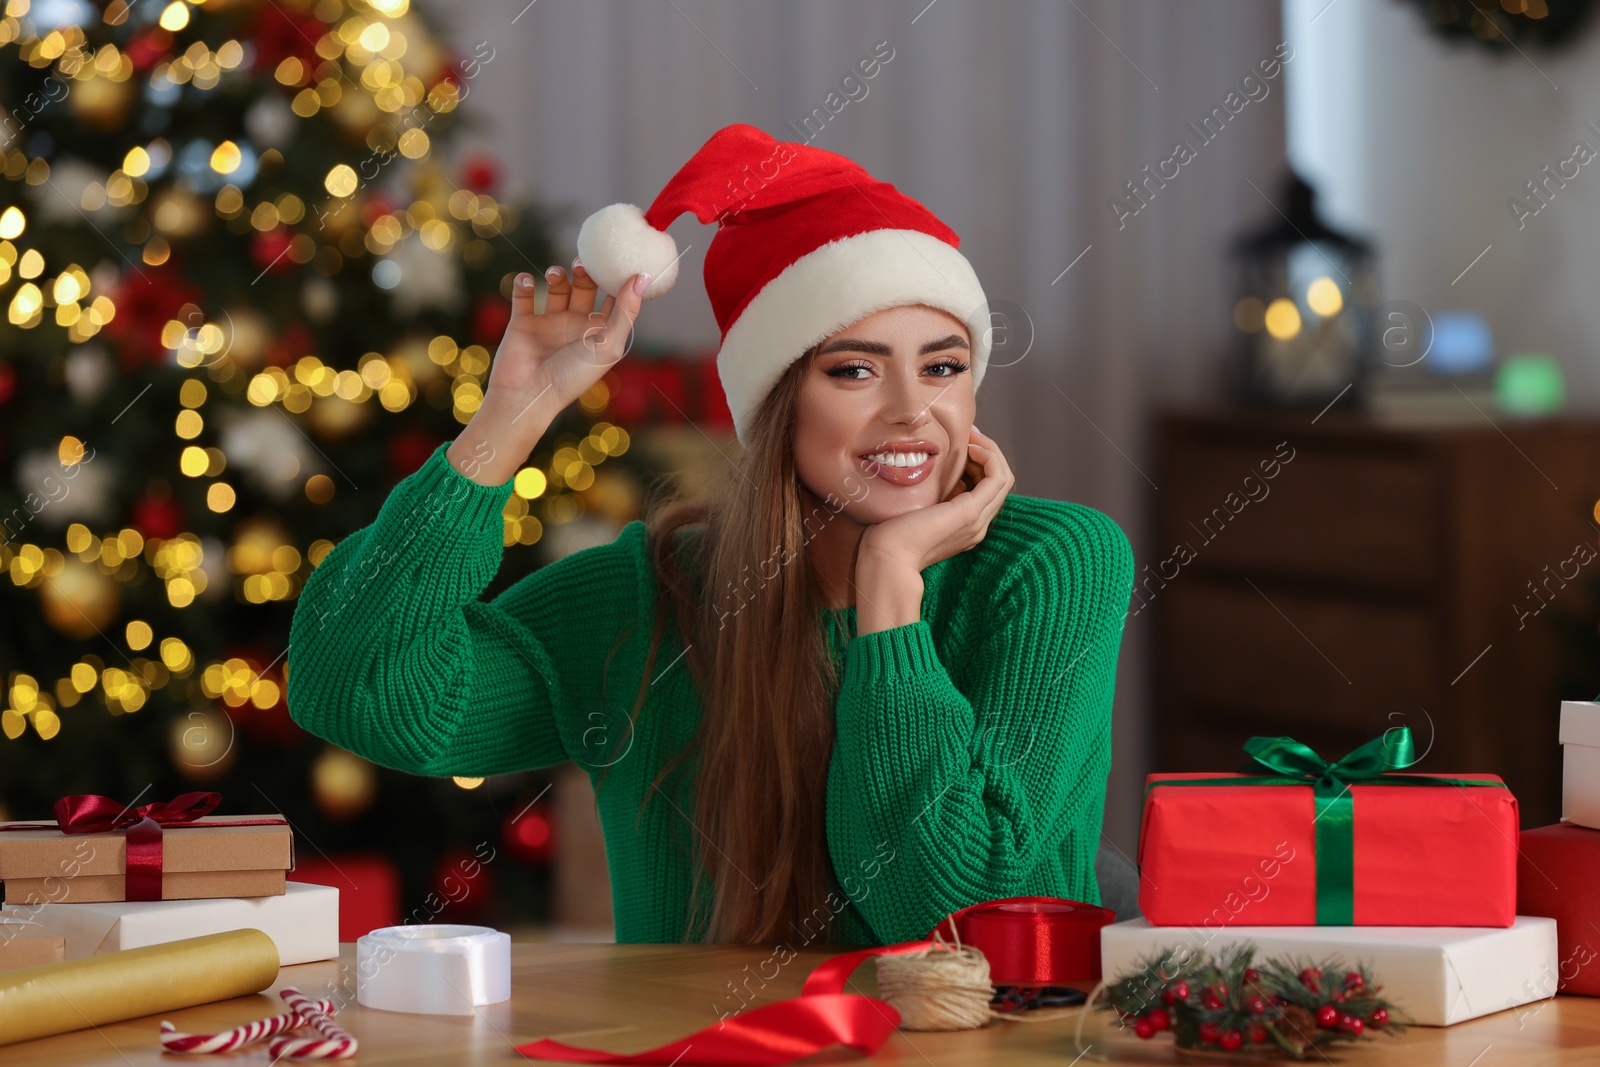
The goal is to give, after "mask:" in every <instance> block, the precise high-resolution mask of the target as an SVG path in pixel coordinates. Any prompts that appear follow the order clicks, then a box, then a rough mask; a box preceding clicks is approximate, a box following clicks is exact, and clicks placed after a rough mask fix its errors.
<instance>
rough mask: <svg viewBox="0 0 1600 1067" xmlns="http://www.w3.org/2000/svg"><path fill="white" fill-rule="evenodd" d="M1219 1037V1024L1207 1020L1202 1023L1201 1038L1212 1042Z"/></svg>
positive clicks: (1209, 1042) (1207, 1042)
mask: <svg viewBox="0 0 1600 1067" xmlns="http://www.w3.org/2000/svg"><path fill="white" fill-rule="evenodd" d="M1216 1039H1217V1024H1216V1023H1214V1022H1211V1021H1210V1020H1207V1021H1206V1022H1203V1023H1201V1024H1200V1040H1201V1041H1204V1042H1205V1043H1206V1044H1208V1045H1209V1044H1211V1043H1212V1042H1213V1041H1215V1040H1216Z"/></svg>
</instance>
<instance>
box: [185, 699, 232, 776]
mask: <svg viewBox="0 0 1600 1067" xmlns="http://www.w3.org/2000/svg"><path fill="white" fill-rule="evenodd" d="M169 741H170V744H171V746H172V765H173V766H174V767H176V768H177V769H178V772H179V773H180V774H182V775H183V776H184V777H185V778H187V779H189V780H190V781H193V782H211V781H215V780H216V779H218V778H221V777H222V776H223V775H225V774H227V773H228V771H229V770H230V769H231V768H232V767H233V764H234V761H235V760H236V759H237V758H238V757H237V754H236V753H235V751H234V741H235V735H234V729H233V720H232V719H231V718H229V717H228V716H227V715H225V714H222V713H221V712H219V711H217V709H216V708H214V707H202V708H195V709H194V710H192V711H189V712H187V713H185V714H183V715H179V716H176V717H174V718H173V720H172V724H171V727H170V734H169Z"/></svg>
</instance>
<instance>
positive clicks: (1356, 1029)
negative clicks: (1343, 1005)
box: [1339, 1015, 1365, 1037]
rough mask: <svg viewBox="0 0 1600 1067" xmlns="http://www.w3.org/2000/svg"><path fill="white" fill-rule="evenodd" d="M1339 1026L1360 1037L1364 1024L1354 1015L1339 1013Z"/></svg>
mask: <svg viewBox="0 0 1600 1067" xmlns="http://www.w3.org/2000/svg"><path fill="white" fill-rule="evenodd" d="M1339 1028H1340V1029H1342V1030H1345V1031H1348V1032H1349V1033H1352V1034H1354V1035H1356V1036H1357V1037H1360V1036H1361V1031H1362V1030H1363V1029H1364V1028H1365V1024H1363V1023H1362V1021H1361V1020H1360V1019H1358V1018H1357V1017H1356V1016H1354V1015H1341V1016H1339Z"/></svg>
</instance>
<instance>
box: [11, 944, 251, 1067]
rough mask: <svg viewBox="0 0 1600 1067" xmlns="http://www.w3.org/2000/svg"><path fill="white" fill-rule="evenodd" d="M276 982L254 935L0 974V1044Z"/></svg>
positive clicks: (208, 1000)
mask: <svg viewBox="0 0 1600 1067" xmlns="http://www.w3.org/2000/svg"><path fill="white" fill-rule="evenodd" d="M277 978H278V946H277V945H276V944H275V943H274V942H273V940H272V938H270V937H268V936H267V935H266V934H265V933H263V932H261V931H260V930H251V929H246V930H226V931H223V932H222V933H219V934H206V935H205V936H204V937H186V938H184V939H183V940H181V941H169V942H167V943H166V944H163V945H146V946H145V947H143V948H130V949H123V950H122V951H120V952H108V953H106V954H105V955H103V956H89V957H87V958H85V959H79V960H65V961H63V962H59V963H42V964H39V965H38V966H36V967H20V968H18V969H16V970H13V971H0V1045H9V1044H12V1043H14V1042H17V1041H31V1040H32V1039H34V1038H36V1037H48V1036H49V1035H51V1034H65V1033H68V1032H70V1031H72V1030H83V1029H86V1028H88V1027H89V1026H98V1025H100V1024H101V1023H114V1022H121V1021H122V1020H124V1019H137V1018H139V1017H140V1016H141V1015H154V1014H156V1013H157V1012H163V1011H172V1010H174V1009H177V1008H189V1007H193V1006H194V1005H196V1004H209V1003H211V1002H212V1001H215V1000H227V999H229V998H230V997H242V996H245V995H247V994H250V993H259V992H261V991H262V990H263V989H265V988H267V987H268V986H269V985H271V984H272V983H273V982H275V981H277Z"/></svg>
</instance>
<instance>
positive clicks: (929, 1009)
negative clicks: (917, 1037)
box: [873, 945, 994, 1030]
mask: <svg viewBox="0 0 1600 1067" xmlns="http://www.w3.org/2000/svg"><path fill="white" fill-rule="evenodd" d="M873 959H874V960H875V961H877V967H878V995H879V996H881V997H882V998H883V999H884V1000H886V1001H888V1002H889V1003H890V1004H891V1005H892V1006H893V1007H894V1009H895V1010H896V1011H898V1012H899V1013H900V1029H902V1030H976V1029H978V1028H979V1027H981V1026H985V1025H987V1024H988V1022H989V1019H990V1016H991V1009H990V1007H989V1001H990V1000H991V999H992V998H993V997H994V986H993V985H991V984H990V982H989V960H988V958H987V957H985V956H984V954H983V953H982V952H980V951H978V950H977V949H975V948H973V947H972V946H971V945H967V946H966V947H964V948H953V947H934V948H927V949H923V950H922V951H921V952H907V953H899V954H896V955H892V956H874V957H873Z"/></svg>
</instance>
